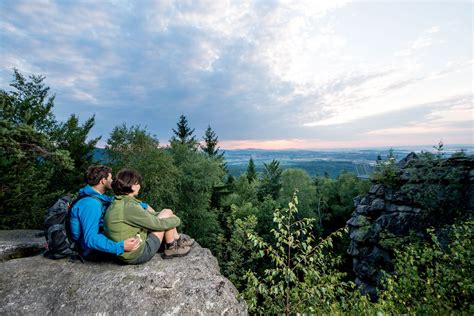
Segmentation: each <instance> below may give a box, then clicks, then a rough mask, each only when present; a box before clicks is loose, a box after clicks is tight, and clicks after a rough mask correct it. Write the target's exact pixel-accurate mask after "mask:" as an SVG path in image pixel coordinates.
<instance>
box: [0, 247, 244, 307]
mask: <svg viewBox="0 0 474 316" xmlns="http://www.w3.org/2000/svg"><path fill="white" fill-rule="evenodd" d="M237 294H238V293H237V290H236V288H235V287H234V286H233V284H232V283H231V282H230V281H229V280H227V279H226V278H224V277H223V276H222V275H221V274H220V272H219V266H218V263H217V260H216V258H215V257H214V256H212V254H211V252H210V251H209V250H208V249H205V248H201V247H200V246H199V245H196V246H195V247H194V248H193V249H192V250H191V252H190V253H189V255H188V256H186V257H181V258H174V259H168V260H163V259H162V258H161V256H160V254H157V255H156V256H155V257H154V258H153V259H152V260H151V261H149V262H147V263H145V264H143V265H138V266H124V265H119V264H116V263H114V262H100V263H95V262H94V263H92V262H86V263H85V264H82V263H81V262H80V261H76V262H69V260H68V259H62V260H56V261H55V260H51V259H47V258H44V257H43V256H41V255H37V256H33V257H27V258H19V259H13V260H9V261H5V262H2V263H0V314H1V315H5V314H47V315H50V314H53V315H64V314H92V313H93V314H97V313H100V314H111V315H119V314H120V315H131V314H133V315H135V314H137V315H143V314H159V315H182V314H192V315H207V314H223V315H237V314H238V315H242V314H246V313H247V307H246V305H245V303H243V302H240V301H238V300H237V299H236V295H237Z"/></svg>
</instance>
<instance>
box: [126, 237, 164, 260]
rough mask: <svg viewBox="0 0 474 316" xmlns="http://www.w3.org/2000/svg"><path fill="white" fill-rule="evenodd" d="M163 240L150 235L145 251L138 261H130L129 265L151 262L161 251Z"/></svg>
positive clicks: (147, 238)
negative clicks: (159, 250)
mask: <svg viewBox="0 0 474 316" xmlns="http://www.w3.org/2000/svg"><path fill="white" fill-rule="evenodd" d="M160 245H161V240H160V238H158V237H156V236H155V235H154V234H152V233H149V234H148V236H147V237H146V241H145V249H143V253H142V254H141V256H140V257H138V258H137V259H135V260H133V261H130V262H129V264H141V263H145V262H147V261H150V259H151V258H153V256H154V255H155V254H156V253H157V252H158V249H160Z"/></svg>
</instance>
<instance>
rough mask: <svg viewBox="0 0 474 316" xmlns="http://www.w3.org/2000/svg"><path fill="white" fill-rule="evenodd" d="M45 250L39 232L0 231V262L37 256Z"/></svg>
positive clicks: (44, 243)
mask: <svg viewBox="0 0 474 316" xmlns="http://www.w3.org/2000/svg"><path fill="white" fill-rule="evenodd" d="M45 250H46V240H45V239H44V233H43V232H42V231H41V230H22V229H18V230H0V262H2V261H7V260H10V259H14V258H22V257H30V256H35V255H38V254H40V253H42V252H44V251H45Z"/></svg>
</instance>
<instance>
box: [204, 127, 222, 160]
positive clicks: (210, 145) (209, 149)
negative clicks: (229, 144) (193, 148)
mask: <svg viewBox="0 0 474 316" xmlns="http://www.w3.org/2000/svg"><path fill="white" fill-rule="evenodd" d="M203 140H204V145H201V149H202V150H203V151H204V152H205V153H206V154H207V155H208V156H209V157H219V158H220V157H222V156H223V153H219V147H218V146H217V144H218V143H219V141H218V137H217V135H216V133H215V132H214V131H213V130H212V128H211V126H210V125H208V126H207V129H206V133H205V134H204V137H203Z"/></svg>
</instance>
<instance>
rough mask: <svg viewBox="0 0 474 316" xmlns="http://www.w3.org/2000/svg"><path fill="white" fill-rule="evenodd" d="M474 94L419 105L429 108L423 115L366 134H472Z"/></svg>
mask: <svg viewBox="0 0 474 316" xmlns="http://www.w3.org/2000/svg"><path fill="white" fill-rule="evenodd" d="M472 100H473V95H465V96H458V97H455V98H450V99H446V100H440V101H438V102H434V103H430V104H422V105H419V106H418V107H425V108H427V110H428V112H427V113H426V114H425V115H424V116H423V117H414V118H412V120H410V121H407V122H405V123H404V124H401V125H400V126H397V127H389V128H382V129H376V130H371V131H368V132H366V133H365V134H366V135H372V136H373V135H380V136H396V135H411V136H412V137H417V135H420V134H435V135H440V134H441V135H443V134H444V135H448V134H453V133H461V134H465V135H466V136H469V135H471V138H472V131H473V127H474V107H473V102H472Z"/></svg>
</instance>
